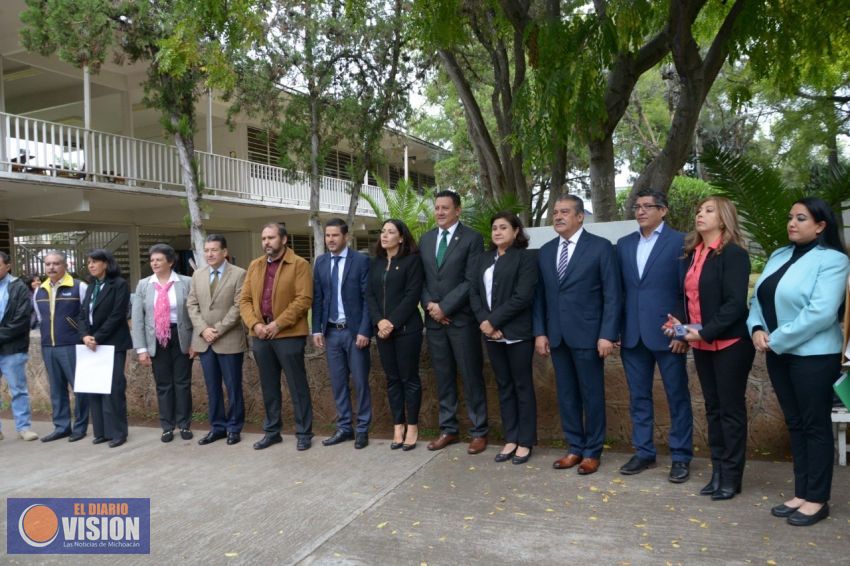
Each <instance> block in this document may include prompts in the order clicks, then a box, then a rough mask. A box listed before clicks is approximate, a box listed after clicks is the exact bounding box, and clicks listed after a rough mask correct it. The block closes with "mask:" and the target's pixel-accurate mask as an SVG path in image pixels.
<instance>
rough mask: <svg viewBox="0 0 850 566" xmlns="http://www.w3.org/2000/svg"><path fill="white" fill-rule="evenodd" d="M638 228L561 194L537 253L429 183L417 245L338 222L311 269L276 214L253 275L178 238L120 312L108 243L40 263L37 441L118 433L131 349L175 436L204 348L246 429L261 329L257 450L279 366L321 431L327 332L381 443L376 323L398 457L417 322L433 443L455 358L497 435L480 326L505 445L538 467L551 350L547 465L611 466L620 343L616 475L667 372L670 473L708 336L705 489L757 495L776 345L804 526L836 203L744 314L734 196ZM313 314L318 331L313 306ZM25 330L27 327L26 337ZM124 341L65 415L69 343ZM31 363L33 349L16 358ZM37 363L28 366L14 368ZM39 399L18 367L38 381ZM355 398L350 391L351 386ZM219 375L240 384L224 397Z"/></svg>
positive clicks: (787, 511) (343, 400) (656, 200)
mask: <svg viewBox="0 0 850 566" xmlns="http://www.w3.org/2000/svg"><path fill="white" fill-rule="evenodd" d="M632 210H633V212H634V214H635V218H636V219H637V222H638V225H639V230H638V231H637V232H635V233H632V234H629V235H627V236H625V237H623V238H621V239H620V240H619V241H618V243H617V245H616V247H615V246H613V245H612V244H611V243H610V242H609V241H608V240H606V239H604V238H601V237H599V236H596V235H594V234H592V233H590V232H588V231H586V230H585V229H584V227H583V222H584V208H583V202H582V200H581V199H580V198H579V197H576V196H574V195H564V196H562V197H559V198H558V199H557V201H556V202H555V205H554V215H553V223H554V230H555V232H556V233H557V237H556V238H554V239H553V240H551V241H550V242H548V243H546V244H545V245H543V246H542V247H541V249H540V250H539V252H536V251H534V250H529V249H528V244H529V241H528V237H527V234H526V233H525V230H524V227H523V225H522V222H521V220H520V219H519V217H518V216H517V215H516V214H514V213H511V212H500V213H498V214H496V215H494V216H493V218H492V219H491V238H490V242H489V246H487V249H485V246H484V242H483V239H482V237H481V235H479V234H478V233H477V232H475V231H474V230H472V229H470V228H468V227H466V226H464V225H463V224H462V223H461V222H459V219H460V214H461V201H460V197H459V196H458V195H457V194H456V193H454V192H452V191H441V192H439V193H437V194H436V196H435V208H434V211H435V218H436V222H437V227H436V228H435V229H433V230H431V231H429V232H427V233H426V234H425V235H424V236H423V237H422V238H421V239H420V241H419V242H418V243H417V242H416V241H415V239H414V237H413V236H412V234H411V232H410V230H409V228H408V227H407V226H406V225H405V224H404V223H403V222H401V221H400V220H396V219H390V220H386V221H385V222H384V223H383V225H382V227H381V232H380V240H379V242H378V243H377V245H376V248H375V250H374V256H373V257H372V258H371V259H369V258H368V257H367V256H365V255H363V254H360V253H358V252H356V251H354V250H352V249H351V248H350V247H349V245H348V244H349V240H348V226H347V225H346V224H345V222H344V221H342V220H340V219H332V220H330V221H328V222H327V223H326V224H325V229H324V239H325V246H326V249H327V253H325V254H324V255H322V256H320V257H319V258H317V260H316V262H315V265H314V267H313V269H312V272H311V269H310V266H309V263H308V262H307V261H306V260H304V259H303V258H301V257H299V256H298V255H296V254H295V252H294V251H293V250H292V248H291V247H290V246H288V245H287V240H288V236H287V232H286V228H285V226H284V225H282V224H277V223H271V224H268V225H266V226H264V227H263V229H262V233H261V243H262V247H263V251H264V255H263V256H261V257H259V258H257V259H255V260H254V261H252V262H251V264H250V265H249V267H248V269H247V271H246V270H243V269H241V268H239V267H237V266H236V265H233V264H232V263H230V262H228V260H227V258H228V252H227V242H226V240H225V238H224V237H223V236H220V235H210V236H208V237H207V239H206V243H205V246H204V254H205V259H206V262H207V266H206V267H204V268H202V269H199V270H197V271H195V273H194V274H193V276H192V277H191V278H188V277H184V276H182V275H178V274H177V273H176V272H175V271H174V264H175V261H176V254H175V252H174V250H173V249H172V248H171V247H170V246H167V245H165V244H157V245H155V246H153V247H152V248H151V249H150V264H151V268H152V271H153V275H151V276H150V277H148V278H145V279H143V280H141V281H140V282H139V284H138V287H137V289H136V297H135V300H134V301H133V305H132V332H130V331H129V330H128V325H127V324H126V316H127V310H128V304H129V298H130V297H129V289H128V287H127V284H126V282H125V281H124V280H123V279H122V278H121V276H120V270H119V269H118V267H117V264H116V263H115V260H114V258H112V256H111V254H109V252H108V251H105V250H94V251H92V252H91V253H90V254H89V255H88V257H87V266H88V270H89V273H90V278H89V283H88V285H86V284H85V283H83V282H80V281H77V280H75V279H73V278H72V277H71V276H70V275H69V274H68V273H67V271H66V268H67V261H66V258H65V257H64V255H63V254H61V253H58V252H51V253H50V254H48V255H47V256H46V258H45V272H46V274H47V279H46V280H45V282H44V283H42V284H41V286H40V287H39V288H38V290H37V291H36V296H35V299H34V301H33V302H32V304H35V305H36V310H37V314H38V320H39V321H40V325H41V331H42V351H43V353H44V359H45V366H46V367H47V372H48V375H49V377H50V384H51V401H52V402H53V421H54V426H55V430H54V431H53V432H52V433H51V434H49V435H48V436H46V437H44V438H43V439H42V440H43V441H50V440H56V439H58V438H64V437H69V440H71V441H75V440H79V439H80V438H83V437H84V436H85V433H86V428H87V422H88V421H87V419H88V414H89V412H91V415H92V422H93V425H94V434H95V438H94V443H96V444H97V443H100V442H107V441H108V442H109V445H110V446H113V447H115V446H120V445H121V444H123V443H124V442H125V441H126V438H127V412H126V401H125V388H126V377H125V375H124V364H125V359H126V351H127V350H129V349H131V348H133V349H135V351H136V354H137V355H138V359H139V362H140V363H141V364H143V365H150V366H152V370H153V374H154V380H155V383H156V393H157V399H158V405H159V418H160V424H161V427H162V437H161V439H162V441H163V442H170V441H171V440H172V439H173V436H174V431H175V430H176V429H179V434H180V436H181V438H183V439H190V438H192V431H191V415H192V397H191V361H192V358H194V357H195V356H199V357H200V360H201V365H202V367H203V373H204V379H205V381H206V385H207V394H208V401H209V417H210V424H211V427H210V431H209V433H208V434H207V435H206V436H204V437H203V438H201V439H200V440H199V444H202V445H205V444H209V443H212V442H215V441H217V440H219V439H224V438H226V439H227V444H235V443H238V442H239V441H240V432H241V430H242V427H243V424H244V418H245V409H244V401H243V395H242V363H243V359H244V353H245V351H247V348H248V341H247V340H246V333H247V335H249V336H251V337H252V340H251V348H252V350H253V355H254V359H255V360H256V362H257V365H258V368H259V374H260V384H261V388H262V394H263V403H264V408H265V420H264V422H263V430H264V433H265V434H264V436H263V438H262V439H261V440H259V441H258V442H256V443H255V444H254V448H255V449H257V450H262V449H265V448H268V447H269V446H271V445H273V444H276V443H279V442H282V437H281V434H280V433H281V429H282V420H281V403H282V395H281V371H282V372H283V375H284V376H285V379H286V383H287V387H288V389H289V392H290V396H291V399H292V404H293V413H294V420H295V434H296V438H297V443H296V448H297V449H298V450H307V449H309V448H310V447H311V444H312V437H313V433H312V420H313V412H312V402H311V397H310V389H309V385H308V380H307V372H306V367H305V361H304V352H305V345H306V340H307V337H308V336H310V335H311V339H312V342H313V344H314V345H315V346H316V347H319V348H324V349H325V352H326V356H327V362H328V368H329V373H330V380H331V385H332V391H333V396H334V401H335V404H336V408H337V419H336V430H335V432H334V433H333V435H331V436H330V437H329V438H327V439H325V440H323V444H324V445H326V446H329V445H335V444H339V443H342V442H345V441H349V440H353V441H354V447H355V448H356V449H362V448H364V447H366V446H367V445H368V444H369V436H368V431H369V427H370V424H371V419H372V406H373V403H372V398H371V394H370V388H369V371H370V360H371V358H370V351H369V346H370V344H371V341H372V338H373V337H375V338H376V342H377V348H378V353H379V357H380V361H381V364H382V366H383V370H384V374H385V376H386V380H387V396H388V402H389V406H390V410H391V414H392V419H393V425H394V428H393V439H392V442H391V443H390V448H391V449H392V450H398V449H400V450H402V451H409V450H413V449H414V448H416V446H417V442H418V439H419V428H418V424H419V413H420V408H421V401H422V383H421V379H420V375H419V358H420V351H421V348H422V343H423V329H425V332H424V335H425V338H426V341H427V343H428V349H429V352H430V355H431V358H432V360H433V368H434V373H435V377H436V391H437V396H438V399H439V426H440V434H439V436H438V437H437V438H436V439H434V440H432V441H431V442H429V444H428V446H427V447H428V449H429V450H440V449H443V448H445V447H446V446H449V445H451V444H455V443H457V442H459V441H460V438H461V435H460V427H459V421H458V406H459V402H458V390H457V383H458V373H460V376H461V377H462V380H461V381H462V384H463V399H464V402H465V405H466V409H467V414H468V418H469V422H470V429H469V431H468V432H469V436H470V437H471V441H470V442H469V445H468V447H467V452H468V453H469V454H478V453H481V452H483V451H484V450H485V449H486V448H487V445H488V433H489V423H488V410H487V398H486V391H485V382H484V376H483V370H482V366H483V352H482V340H483V343H484V345H485V347H484V349H486V351H487V354H488V355H489V358H490V362H491V365H492V367H493V373H494V375H495V379H496V384H497V386H498V394H499V405H500V415H501V421H502V432H503V435H504V440H505V444H504V446H503V447H502V448H501V450H500V451H499V452H498V453H497V454H496V456H495V460H496V461H497V462H505V461H509V460H510V461H511V462H512V463H514V464H523V463H525V462H527V461H528V460H529V458H531V455H532V450H533V448H534V445H535V444H536V443H537V434H536V430H537V411H536V399H535V392H534V382H533V372H532V358H533V355H534V352H535V351H536V352H537V353H538V354H539V355H541V356H545V357H551V359H552V363H553V365H554V369H555V379H556V385H557V396H558V405H559V410H560V417H561V426H562V429H563V433H564V437H565V440H566V441H567V443H568V446H569V448H568V451H567V454H566V455H565V456H563V457H562V458H559V459H558V460H556V461H555V462H554V464H553V466H554V468H556V469H570V468H573V467H575V468H577V471H578V473H579V474H582V475H587V474H592V473H595V472H596V471H597V470H598V469H599V466H600V463H601V455H602V450H603V443H604V440H605V431H606V427H605V387H604V360H605V358H606V357H608V356H610V355H611V354H612V353H613V352H614V351H615V348H619V349H620V352H621V357H622V361H623V367H624V370H625V375H626V381H627V385H628V389H629V394H630V415H631V420H632V425H633V426H632V444H633V447H634V451H635V453H634V455H633V457H632V458H631V459H630V460H629V461H628V462H627V463H626V464H624V465H623V466H622V467H621V468H620V472H621V473H622V474H626V475H633V474H638V473H640V472H643V471H644V470H646V469H649V468H652V467H654V466H656V460H657V452H656V448H655V445H654V414H653V407H654V403H653V399H652V389H653V381H654V373H655V368H656V366H657V367H658V369H659V373H660V375H661V379H662V382H663V385H664V390H665V393H666V396H667V401H668V405H669V407H670V414H671V425H670V432H669V446H670V452H671V460H672V463H671V467H670V472H669V480H670V481H671V482H674V483H681V482H684V481H687V480H688V479H689V476H690V461H691V459H692V457H693V414H692V405H691V398H690V390H689V387H688V374H687V366H686V353H687V352H688V351H689V349H692V350H693V357H694V362H695V366H696V370H697V375H698V378H699V382H700V385H701V388H702V393H703V398H704V400H705V411H706V418H707V421H708V442H709V446H710V450H711V460H712V475H711V480H710V481H709V483H708V484H707V485H706V486H705V487H703V488H702V489H701V491H700V493H701V494H702V495H706V496H710V497H711V498H712V499H713V500H726V499H731V498H733V497H735V495H736V494H738V493H740V491H741V487H742V478H743V474H744V468H745V461H746V443H747V407H746V384H747V377H748V374H749V370H750V367H751V365H752V362H753V359H754V356H755V352H756V351H759V352H764V353H765V354H766V356H767V367H768V372H769V375H770V378H771V381H772V383H773V385H774V389H775V390H776V393H777V397H778V399H779V403H780V405H781V407H782V410H783V411H784V413H785V417H786V423H787V425H788V428H789V431H790V433H791V444H792V451H793V456H794V475H795V494H794V497H793V498H791V499H789V500H787V501H785V502H783V503H782V504H780V505H777V506H775V507H773V509H772V513H773V514H774V515H775V516H778V517H785V518H787V520H788V522H789V523H790V524H793V525H810V524H814V523H816V522H818V521H819V520H821V519H822V518H824V517H826V516H828V514H829V506H828V500H829V495H830V485H831V480H832V465H833V457H834V456H833V446H832V429H831V421H830V410H831V401H832V395H831V385H832V382H833V381H834V380H835V379H836V377H837V376H838V372H839V367H840V364H841V355H842V348H843V344H844V342H843V341H842V335H841V328H840V324H839V320H840V314H841V313H840V311H841V308H842V304H843V302H844V298H845V291H846V288H847V276H848V271H850V260H848V257H847V254H846V253H845V251H844V249H843V247H842V246H841V243H840V239H839V236H838V225H837V223H836V221H835V217H834V215H833V213H832V211H831V210H830V208H829V207H828V206H827V205H826V203H824V202H823V201H821V200H820V199H817V198H812V197H806V198H803V199H800V200H799V201H798V202H797V203H795V204H794V206H793V208H792V209H791V211H790V212H789V216H788V237H789V245H787V246H784V247H781V248H780V249H778V250H776V251H775V252H774V253H773V254H772V255H771V256H770V259H769V260H768V262H767V265H766V267H765V269H764V272H763V273H762V276H761V277H760V278H759V280H758V282H757V283H756V287H755V295H754V297H753V299H752V301H751V304H750V306H749V307H748V299H747V296H748V287H749V276H750V261H749V255H748V253H747V251H746V249H745V242H744V239H743V236H742V231H741V228H740V225H739V222H738V217H737V212H736V210H735V207H734V205H733V204H732V203H731V202H730V201H729V200H727V199H725V198H723V197H720V196H712V197H709V198H707V199H705V200H703V201H702V202H701V203H700V204H699V206H698V209H697V213H696V216H695V219H694V229H693V231H692V232H690V233H689V234H687V235H685V234H683V233H681V232H678V231H676V230H674V229H673V228H672V227H670V226H668V225H666V224H665V222H664V219H665V216H666V214H667V212H668V205H667V201H666V197H665V195H664V194H663V193H661V192H658V191H652V190H647V191H642V192H640V193H638V195H637V199H636V201H635V204H634V206H633V208H632ZM8 271H9V258H8V256H6V255H5V254H0V313H2V315H3V316H2V323H1V324H0V370H2V372H3V374H4V375H6V376H7V379H8V380H9V382H10V388H11V389H12V394H13V412H14V413H15V421H16V428H17V429H18V431H19V433H20V434H21V436H22V438H27V439H30V437H32V436H34V435H35V433H33V432H32V431H31V430H30V427H29V413H28V401H27V402H26V405H27V408H26V411H24V410H23V408H22V406H23V402H22V401H21V399H22V396H21V394H20V381H21V379H20V374H21V372H22V370H21V371H18V369H16V368H18V366H20V367H21V368H22V367H23V365H22V364H25V363H26V347H25V345H26V343H27V341H28V338H24V337H23V335H22V334H20V329H24V328H25V329H26V332H27V336H28V329H29V325H28V321H29V316H30V312H29V310H27V305H29V304H31V302H30V301H29V299H27V300H23V299H21V297H23V294H22V292H21V288H23V289H24V291H25V286H24V284H23V283H22V282H20V281H18V280H16V279H15V278H13V277H11V276H10V275H9V274H8ZM311 309H312V328H309V326H308V311H310V310H311ZM16 332H17V333H18V334H16ZM79 343H83V344H84V345H85V346H87V347H89V348H91V349H93V350H94V349H96V348H97V347H98V346H99V345H104V344H108V345H112V346H114V347H115V364H114V368H115V369H114V372H113V383H112V392H111V393H110V394H109V395H83V394H81V395H77V399H76V403H75V408H74V418H73V420H72V419H71V415H70V408H69V401H68V389H69V388H72V387H73V375H74V348H75V346H76V345H77V344H79ZM21 356H23V357H21ZM21 360H23V362H21ZM23 383H24V393H23V396H24V397H25V395H26V391H25V383H26V381H25V378H23ZM351 384H353V389H354V399H355V403H354V405H352V401H351V399H352V388H351ZM223 389H224V390H226V393H227V394H226V401H227V402H225V395H224V391H223Z"/></svg>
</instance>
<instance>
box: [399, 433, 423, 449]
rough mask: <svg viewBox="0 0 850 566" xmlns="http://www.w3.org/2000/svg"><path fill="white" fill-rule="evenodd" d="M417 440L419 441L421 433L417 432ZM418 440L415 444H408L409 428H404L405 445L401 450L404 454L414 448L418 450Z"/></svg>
mask: <svg viewBox="0 0 850 566" xmlns="http://www.w3.org/2000/svg"><path fill="white" fill-rule="evenodd" d="M416 440H419V431H418V430H417V431H416ZM416 440H414V441H413V442H407V427H405V428H404V444H402V445H401V449H402V450H403V451H404V452H410V451H411V450H413V449H414V448H416Z"/></svg>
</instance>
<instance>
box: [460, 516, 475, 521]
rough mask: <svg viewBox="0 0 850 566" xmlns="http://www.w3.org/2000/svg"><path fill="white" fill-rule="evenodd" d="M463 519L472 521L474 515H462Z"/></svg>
mask: <svg viewBox="0 0 850 566" xmlns="http://www.w3.org/2000/svg"><path fill="white" fill-rule="evenodd" d="M463 520H464V521H473V520H475V517H473V516H472V515H469V516H466V517H464V518H463Z"/></svg>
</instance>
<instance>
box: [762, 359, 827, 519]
mask: <svg viewBox="0 0 850 566" xmlns="http://www.w3.org/2000/svg"><path fill="white" fill-rule="evenodd" d="M840 369H841V355H840V354H825V355H821V356H795V355H793V354H774V353H773V352H768V353H767V373H768V375H770V382H771V383H772V384H773V390H774V391H776V397H777V398H778V399H779V406H780V407H782V412H783V413H784V414H785V424H786V425H788V432H789V433H790V434H791V454H792V456H793V457H794V495H795V496H796V497H799V498H801V499H805V500H806V501H813V502H816V503H823V502H826V501H829V496H830V491H831V489H832V465H833V462H834V459H835V453H834V450H835V448H834V446H833V436H832V384H833V382H834V381H835V380H836V379H837V378H838V372H839V371H840Z"/></svg>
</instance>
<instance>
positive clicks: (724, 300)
mask: <svg viewBox="0 0 850 566" xmlns="http://www.w3.org/2000/svg"><path fill="white" fill-rule="evenodd" d="M695 222H696V226H695V230H694V231H693V232H691V233H690V234H688V236H687V238H686V239H685V255H686V260H687V265H688V268H687V272H686V274H685V281H684V285H685V307H686V308H685V312H686V314H687V316H688V320H687V323H686V330H687V332H686V333H685V335H684V336H683V337H682V338H684V339H685V340H687V341H688V342H689V343H690V344H691V346H693V348H694V364H695V365H696V369H697V375H698V376H699V381H700V386H701V387H702V396H703V398H704V400H705V416H706V419H707V420H708V445H709V448H710V450H711V467H712V474H711V481H709V482H708V484H707V485H706V486H705V487H703V488H702V490H700V495H710V496H711V498H712V499H713V500H715V501H716V500H724V499H732V498H733V497H735V494H736V493H740V492H741V478H742V476H743V474H744V463H745V461H746V455H747V400H746V393H747V378H748V376H749V374H750V368H751V367H752V365H753V358H754V357H755V348H754V347H753V342H752V340H751V339H750V335H749V332H748V331H747V314H748V310H747V290H748V286H749V279H750V256H749V254H748V253H747V251H746V250H745V249H744V240H743V236H742V235H741V229H740V227H739V224H738V213H737V211H736V210H735V205H734V204H732V202H730V201H729V200H728V199H725V198H723V197H719V196H713V197H709V198H707V199H704V200H703V201H702V202H700V203H699V205H698V207H697V214H696V220H695ZM676 324H680V322H679V321H678V320H676V319H675V318H673V317H669V321H668V324H667V325H666V328H665V332H666V333H667V334H668V335H674V334H675V332H674V330H673V325H676ZM688 324H694V325H697V324H699V325H701V328H699V327H688V326H687V325H688Z"/></svg>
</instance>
